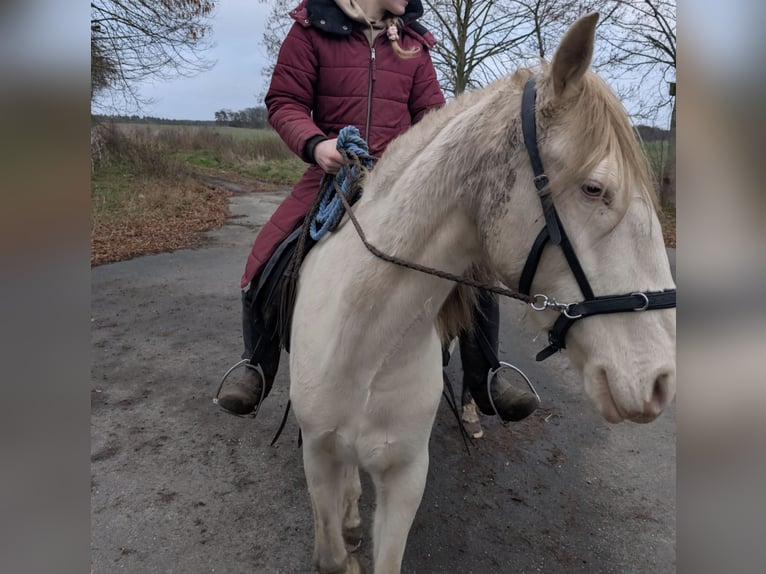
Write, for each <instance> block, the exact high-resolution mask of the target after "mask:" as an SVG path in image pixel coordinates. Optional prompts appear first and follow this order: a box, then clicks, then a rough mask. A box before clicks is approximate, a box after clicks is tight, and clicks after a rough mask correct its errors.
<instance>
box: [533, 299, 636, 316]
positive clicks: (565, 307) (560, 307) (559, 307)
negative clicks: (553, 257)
mask: <svg viewBox="0 0 766 574" xmlns="http://www.w3.org/2000/svg"><path fill="white" fill-rule="evenodd" d="M538 301H542V302H541V303H538ZM648 302H649V300H648V299H647V304H648ZM529 305H530V306H531V307H532V309H534V310H535V311H545V310H546V309H555V310H556V311H558V312H559V313H562V314H563V315H564V316H565V317H567V318H568V319H579V318H580V317H582V313H580V314H579V315H571V314H570V313H569V309H570V308H571V307H572V306H573V305H576V303H559V302H558V301H556V299H551V298H549V297H548V296H547V295H543V294H542V293H538V294H536V295H535V296H534V297H532V302H531V303H530V304H529Z"/></svg>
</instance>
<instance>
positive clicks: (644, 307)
mask: <svg viewBox="0 0 766 574" xmlns="http://www.w3.org/2000/svg"><path fill="white" fill-rule="evenodd" d="M631 295H638V296H639V297H643V298H644V305H643V306H642V307H636V308H635V309H633V310H634V311H646V310H647V309H648V308H649V296H648V295H647V294H646V293H631Z"/></svg>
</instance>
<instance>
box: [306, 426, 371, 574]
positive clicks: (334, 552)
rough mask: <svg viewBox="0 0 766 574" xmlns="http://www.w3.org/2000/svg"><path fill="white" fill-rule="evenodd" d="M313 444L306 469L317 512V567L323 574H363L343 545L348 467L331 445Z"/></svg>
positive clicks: (315, 524) (315, 547)
mask: <svg viewBox="0 0 766 574" xmlns="http://www.w3.org/2000/svg"><path fill="white" fill-rule="evenodd" d="M306 438H308V437H306ZM311 442H312V441H309V440H307V441H306V442H305V443H304V445H303V467H304V471H305V473H306V482H307V484H308V488H309V494H310V495H311V508H312V510H313V512H314V566H315V567H316V569H317V572H319V574H361V572H363V570H362V568H361V565H360V564H359V562H358V561H357V559H356V557H354V556H349V554H348V551H347V550H346V545H345V543H344V541H343V533H342V522H341V521H342V517H343V514H344V488H343V485H344V474H347V473H348V470H347V468H346V467H347V465H345V464H344V463H342V462H340V461H338V460H337V459H336V458H335V457H334V456H333V455H332V453H331V452H328V449H327V448H323V447H326V446H327V445H316V444H314V445H312V444H311Z"/></svg>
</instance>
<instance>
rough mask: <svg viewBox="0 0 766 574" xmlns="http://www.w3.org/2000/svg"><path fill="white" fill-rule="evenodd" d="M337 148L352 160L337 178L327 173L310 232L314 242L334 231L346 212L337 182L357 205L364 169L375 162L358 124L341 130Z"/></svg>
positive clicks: (342, 167) (345, 165)
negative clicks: (336, 187) (337, 192)
mask: <svg viewBox="0 0 766 574" xmlns="http://www.w3.org/2000/svg"><path fill="white" fill-rule="evenodd" d="M336 148H337V150H338V151H339V152H340V153H341V155H343V156H344V157H347V158H349V159H351V160H352V161H351V162H350V163H347V164H344V165H343V166H341V168H340V170H338V173H337V174H336V175H335V177H334V178H333V177H332V176H326V177H324V178H323V179H322V183H321V185H320V189H319V195H320V197H321V199H320V201H319V206H318V208H317V209H316V211H315V213H314V215H313V217H312V218H311V222H310V224H309V234H310V235H311V239H313V240H314V241H318V240H319V239H320V238H321V237H322V236H324V235H325V234H326V233H327V232H328V231H332V230H334V229H335V228H336V227H337V225H338V223H339V222H340V219H341V217H342V216H343V213H344V212H345V208H344V207H343V203H342V202H341V200H340V198H339V197H338V195H337V194H336V192H335V186H336V185H337V186H338V187H339V188H340V192H341V193H342V194H343V196H344V197H345V198H346V199H348V200H349V203H351V204H353V203H354V201H355V200H356V199H358V198H359V194H358V192H360V191H361V189H360V188H359V189H357V187H358V182H359V176H360V175H361V173H360V169H363V170H370V169H372V167H373V163H374V162H373V158H372V157H370V153H369V149H368V147H367V142H366V141H364V139H362V135H361V134H360V133H359V130H358V129H357V128H356V127H354V126H346V127H345V128H343V129H342V130H340V133H339V134H338V141H337V145H336ZM353 160H358V161H353Z"/></svg>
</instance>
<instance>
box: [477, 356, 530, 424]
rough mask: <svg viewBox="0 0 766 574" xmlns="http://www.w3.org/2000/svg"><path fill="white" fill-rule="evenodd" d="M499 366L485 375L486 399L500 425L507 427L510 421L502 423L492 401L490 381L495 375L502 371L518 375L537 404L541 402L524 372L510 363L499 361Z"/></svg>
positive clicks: (501, 418)
mask: <svg viewBox="0 0 766 574" xmlns="http://www.w3.org/2000/svg"><path fill="white" fill-rule="evenodd" d="M499 364H500V366H499V367H498V368H497V369H490V370H489V373H487V397H488V398H489V404H490V405H492V410H493V411H495V416H496V417H497V418H498V420H499V421H500V423H501V424H502V425H503V426H508V423H509V422H511V421H507V422H506V421H504V420H503V417H501V416H500V413H498V412H497V407H496V406H495V401H493V400H492V379H493V378H494V376H495V375H496V374H498V373H499V372H500V371H502V370H503V369H511V370H512V371H516V372H517V373H518V374H520V375H521V377H522V378H523V379H524V380H525V381H526V383H527V386H528V387H529V389H530V390H531V391H532V393H533V394H534V395H535V396H536V397H537V401H538V402H542V400H541V399H540V395H538V394H537V391H536V390H535V387H534V386H532V381H530V380H529V377H527V375H525V374H524V371H522V370H521V369H520V368H518V367H517V366H515V365H511V364H510V363H505V362H503V361H499Z"/></svg>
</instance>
